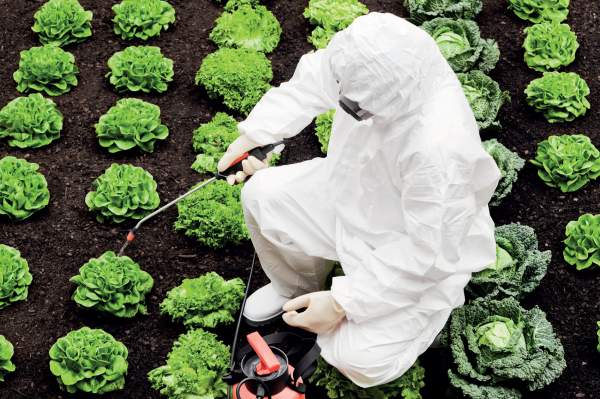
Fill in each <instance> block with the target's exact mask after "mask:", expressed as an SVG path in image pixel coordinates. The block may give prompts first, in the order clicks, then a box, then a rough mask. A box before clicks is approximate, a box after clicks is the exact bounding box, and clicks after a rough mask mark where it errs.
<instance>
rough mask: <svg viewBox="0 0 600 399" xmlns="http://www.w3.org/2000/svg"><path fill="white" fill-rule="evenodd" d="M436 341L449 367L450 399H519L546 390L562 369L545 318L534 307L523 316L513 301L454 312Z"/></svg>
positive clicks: (563, 365)
mask: <svg viewBox="0 0 600 399" xmlns="http://www.w3.org/2000/svg"><path fill="white" fill-rule="evenodd" d="M441 341H442V345H443V346H444V347H446V348H449V349H450V351H449V354H450V355H451V357H452V363H453V364H452V366H451V367H450V370H448V376H449V378H450V385H451V388H450V389H449V391H448V394H449V395H448V396H450V397H456V398H459V397H460V398H472V399H491V398H497V399H500V398H502V399H506V398H512V399H516V398H521V396H522V392H527V391H535V390H538V389H542V388H544V387H546V386H547V385H549V384H551V383H552V382H553V381H554V380H556V379H557V378H558V377H560V375H561V374H562V372H563V370H564V369H565V368H566V367H567V364H566V362H565V352H564V349H563V346H562V344H561V342H560V340H559V339H558V338H557V337H556V335H555V334H554V332H553V328H552V324H550V323H549V322H548V320H547V319H546V314H545V313H544V312H542V311H541V310H540V309H539V308H538V307H537V306H536V307H535V308H533V309H531V310H525V309H523V308H522V307H521V306H520V305H519V302H517V301H516V300H515V299H513V298H507V299H504V300H502V301H496V300H489V301H471V302H470V303H469V304H467V305H464V306H461V307H459V308H457V309H454V310H453V311H452V314H451V315H450V319H449V320H448V322H447V323H446V325H445V326H444V329H443V330H442V340H441Z"/></svg>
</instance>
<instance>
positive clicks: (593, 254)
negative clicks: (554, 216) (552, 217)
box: [563, 213, 600, 270]
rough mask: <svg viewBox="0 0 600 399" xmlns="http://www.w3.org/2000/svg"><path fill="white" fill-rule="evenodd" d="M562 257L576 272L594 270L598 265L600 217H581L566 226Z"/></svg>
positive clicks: (599, 262) (599, 256)
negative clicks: (574, 267)
mask: <svg viewBox="0 0 600 399" xmlns="http://www.w3.org/2000/svg"><path fill="white" fill-rule="evenodd" d="M565 234H566V236H567V239H566V240H565V241H563V242H564V243H565V250H564V251H563V256H564V258H565V260H566V261H567V262H568V263H569V264H570V265H575V266H576V267H577V270H583V269H590V270H591V269H595V268H596V267H598V266H599V265H600V251H599V250H600V215H595V216H594V215H590V214H589V213H588V214H585V215H581V216H580V217H579V219H578V220H572V221H570V222H569V224H567V230H566V233H565Z"/></svg>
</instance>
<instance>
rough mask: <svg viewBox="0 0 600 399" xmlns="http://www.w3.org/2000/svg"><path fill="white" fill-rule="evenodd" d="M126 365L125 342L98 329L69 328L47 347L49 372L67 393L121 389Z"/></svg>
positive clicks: (102, 392)
mask: <svg viewBox="0 0 600 399" xmlns="http://www.w3.org/2000/svg"><path fill="white" fill-rule="evenodd" d="M127 366H128V364H127V348H126V347H125V345H123V344H122V343H121V342H118V341H116V340H115V339H114V338H113V336H112V335H110V334H108V333H106V332H104V331H103V330H100V329H97V330H92V329H90V328H88V327H83V328H80V329H79V330H76V331H71V332H70V333H68V334H67V335H66V336H65V337H62V338H59V339H58V341H56V343H55V344H54V345H52V348H51V349H50V371H51V372H52V374H54V375H55V376H56V379H57V380H58V385H59V386H60V389H62V390H63V391H67V392H69V393H77V392H91V393H97V394H104V393H107V392H113V391H116V390H119V389H123V387H124V386H125V374H127Z"/></svg>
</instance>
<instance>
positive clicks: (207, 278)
mask: <svg viewBox="0 0 600 399" xmlns="http://www.w3.org/2000/svg"><path fill="white" fill-rule="evenodd" d="M245 288H246V286H245V285H244V282H243V281H242V280H241V279H240V278H234V279H232V280H229V281H225V279H223V277H221V276H219V275H218V274H217V273H215V272H210V273H207V274H206V275H204V276H201V277H198V278H194V279H191V280H189V279H185V280H183V283H181V285H180V286H178V287H175V288H173V289H172V290H171V291H169V292H167V297H166V298H165V300H164V301H163V302H162V303H161V304H160V312H161V314H163V315H170V316H171V317H172V318H173V321H175V322H179V323H183V325H184V326H186V327H187V328H198V327H202V328H207V327H210V328H214V327H216V326H217V324H219V323H223V324H224V325H229V324H231V323H233V322H235V319H234V318H233V315H234V314H235V312H237V311H238V310H239V309H240V305H241V304H242V298H243V297H244V291H245Z"/></svg>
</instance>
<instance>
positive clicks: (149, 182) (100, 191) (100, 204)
mask: <svg viewBox="0 0 600 399" xmlns="http://www.w3.org/2000/svg"><path fill="white" fill-rule="evenodd" d="M93 185H94V188H95V189H96V191H90V192H89V193H88V194H87V195H86V197H85V203H86V204H87V206H88V207H89V208H90V211H92V212H95V213H96V219H97V220H98V221H99V222H100V223H104V222H107V223H121V222H124V221H125V220H127V219H135V220H139V219H143V218H145V217H146V216H148V215H149V214H151V213H152V211H154V210H155V209H156V208H158V205H159V204H160V199H159V198H158V193H157V192H156V182H155V181H154V179H153V178H152V175H151V174H150V173H148V172H146V171H145V170H144V169H142V168H138V167H136V166H132V165H117V164H116V163H113V164H112V165H111V166H110V168H108V169H106V172H104V174H103V175H102V176H100V177H98V178H97V179H96V180H94V183H93Z"/></svg>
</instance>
